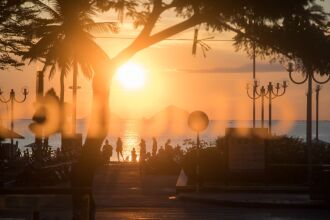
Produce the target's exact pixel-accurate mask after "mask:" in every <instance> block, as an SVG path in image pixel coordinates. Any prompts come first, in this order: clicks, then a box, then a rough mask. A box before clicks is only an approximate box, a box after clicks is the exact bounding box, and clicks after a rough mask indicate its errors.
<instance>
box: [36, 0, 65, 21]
mask: <svg viewBox="0 0 330 220" xmlns="http://www.w3.org/2000/svg"><path fill="white" fill-rule="evenodd" d="M32 2H33V3H34V4H35V5H36V6H37V7H39V9H40V11H42V12H46V13H48V14H49V15H50V16H51V17H52V18H54V19H61V18H62V16H61V14H60V13H59V11H57V10H56V9H55V6H56V4H57V1H56V0H55V1H52V0H48V3H47V4H46V3H44V2H43V1H40V0H33V1H32ZM52 6H53V7H52Z"/></svg>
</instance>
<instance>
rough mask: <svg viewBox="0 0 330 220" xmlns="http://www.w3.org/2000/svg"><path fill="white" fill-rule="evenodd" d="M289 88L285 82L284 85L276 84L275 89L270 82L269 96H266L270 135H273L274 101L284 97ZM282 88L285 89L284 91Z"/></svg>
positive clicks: (268, 87)
mask: <svg viewBox="0 0 330 220" xmlns="http://www.w3.org/2000/svg"><path fill="white" fill-rule="evenodd" d="M287 87H288V85H287V82H286V81H283V83H282V84H281V85H280V83H276V86H275V88H274V85H273V84H272V82H269V84H268V86H267V90H268V92H267V93H268V96H267V95H266V98H267V99H268V108H269V109H268V129H269V130H268V132H269V134H272V100H273V99H275V98H277V97H280V96H283V95H284V94H285V92H286V88H287ZM281 88H282V89H283V90H282V91H280V90H281Z"/></svg>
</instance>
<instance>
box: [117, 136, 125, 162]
mask: <svg viewBox="0 0 330 220" xmlns="http://www.w3.org/2000/svg"><path fill="white" fill-rule="evenodd" d="M116 145H117V146H116V152H117V157H118V162H119V161H120V155H121V158H122V159H123V161H124V156H123V142H122V140H121V138H120V137H119V138H118V139H117V144H116Z"/></svg>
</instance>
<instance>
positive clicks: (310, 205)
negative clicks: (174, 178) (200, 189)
mask: <svg viewBox="0 0 330 220" xmlns="http://www.w3.org/2000/svg"><path fill="white" fill-rule="evenodd" d="M178 198H179V199H180V200H183V201H191V202H199V203H207V204H212V205H221V206H229V207H246V208H295V209H328V208H330V203H326V202H324V201H309V202H307V201H306V202H301V203H300V202H283V201H282V202H280V201H277V202H276V201H273V202H272V201H267V202H259V201H251V200H229V199H213V198H205V197H198V196H189V195H180V194H179V195H178Z"/></svg>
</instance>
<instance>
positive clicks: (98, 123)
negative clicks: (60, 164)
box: [71, 65, 112, 220]
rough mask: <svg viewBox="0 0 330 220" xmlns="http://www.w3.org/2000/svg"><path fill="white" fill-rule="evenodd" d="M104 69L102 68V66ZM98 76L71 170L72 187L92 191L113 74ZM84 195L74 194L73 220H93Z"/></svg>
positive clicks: (99, 72)
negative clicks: (84, 134) (83, 135)
mask: <svg viewBox="0 0 330 220" xmlns="http://www.w3.org/2000/svg"><path fill="white" fill-rule="evenodd" d="M102 66H104V65H102ZM98 70H99V71H98V72H97V74H95V76H94V79H93V102H92V110H91V115H90V120H89V127H88V133H87V137H86V140H85V143H84V145H83V150H82V154H81V157H80V158H79V161H78V162H77V164H75V166H74V167H73V170H72V180H71V184H72V187H73V188H90V189H91V188H92V187H93V178H94V175H95V171H96V169H97V167H98V165H99V164H100V163H99V162H100V157H99V156H100V148H101V146H102V143H103V140H104V139H105V137H106V135H107V133H108V124H109V123H108V122H109V94H110V80H111V76H112V74H109V72H108V71H107V70H109V68H106V67H104V68H98ZM85 196H86V195H83V194H81V193H78V194H74V195H73V209H74V210H73V212H74V213H73V214H74V219H79V220H80V219H86V218H89V219H94V202H93V198H92V195H90V207H89V208H90V210H91V212H90V213H88V215H89V216H84V214H85V215H86V212H84V210H86V208H87V209H88V207H86V206H84V205H83V203H82V201H85V199H86V198H85Z"/></svg>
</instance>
